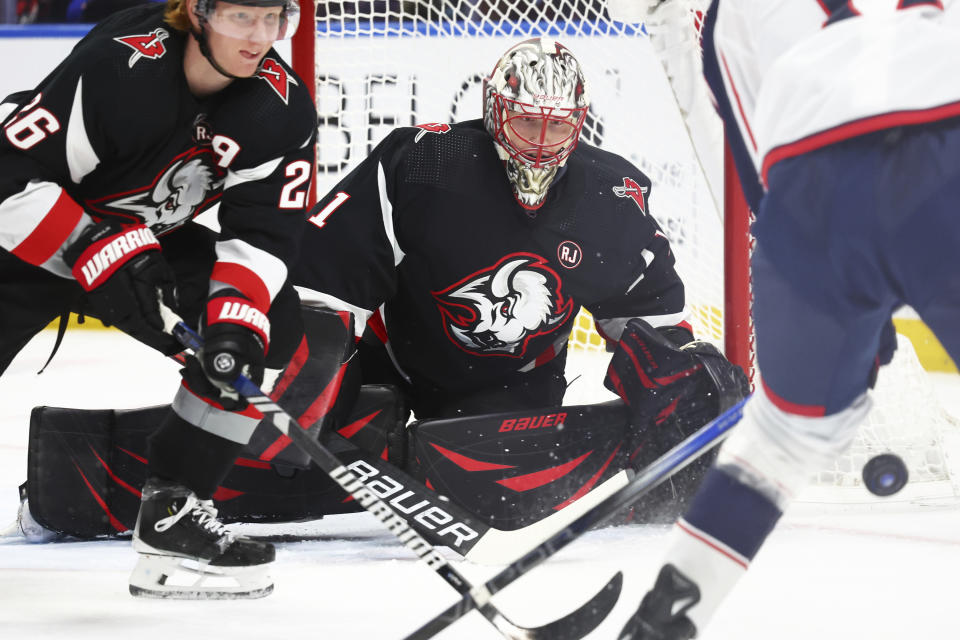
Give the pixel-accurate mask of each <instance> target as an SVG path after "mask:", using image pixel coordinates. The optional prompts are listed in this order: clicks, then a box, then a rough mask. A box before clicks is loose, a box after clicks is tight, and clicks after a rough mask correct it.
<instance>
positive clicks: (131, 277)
mask: <svg viewBox="0 0 960 640" xmlns="http://www.w3.org/2000/svg"><path fill="white" fill-rule="evenodd" d="M63 259H64V262H66V263H67V265H68V266H69V267H70V269H71V271H72V272H73V277H74V278H76V280H77V282H78V283H79V284H80V286H81V287H83V289H84V290H85V291H86V292H87V293H86V303H87V306H88V307H89V310H90V314H91V315H93V316H96V317H97V318H99V319H100V320H101V321H102V322H103V324H105V325H107V326H115V327H117V328H118V329H120V330H121V331H123V332H125V333H127V334H129V335H131V336H133V337H134V338H136V339H137V340H139V341H140V342H143V343H145V344H147V345H150V346H151V347H153V348H155V349H158V350H160V351H162V352H163V353H164V354H165V355H172V354H174V353H177V352H179V351H180V349H181V347H180V344H179V343H178V342H177V340H176V339H174V338H173V337H172V336H170V335H168V334H166V333H164V331H163V319H162V318H161V317H160V302H161V301H162V302H163V303H164V304H166V305H167V306H168V307H170V308H173V309H176V306H177V291H176V279H175V277H174V274H173V270H172V269H171V268H170V265H168V264H167V261H166V260H165V259H164V257H163V252H162V251H161V248H160V243H159V242H157V239H156V237H154V235H153V232H151V231H150V229H149V228H148V227H146V226H145V225H142V224H138V225H132V226H128V227H124V226H122V225H120V223H118V222H115V221H113V220H102V221H101V222H98V223H96V224H93V225H90V226H89V227H87V228H86V229H84V230H83V232H82V233H81V234H80V235H79V236H78V237H77V239H76V240H75V241H74V242H73V243H71V244H70V246H68V247H67V248H66V249H65V250H64V252H63Z"/></svg>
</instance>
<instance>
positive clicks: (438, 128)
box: [413, 122, 450, 142]
mask: <svg viewBox="0 0 960 640" xmlns="http://www.w3.org/2000/svg"><path fill="white" fill-rule="evenodd" d="M414 126H416V127H417V129H420V131H419V132H417V136H416V137H415V138H414V139H413V141H414V142H420V138H422V137H423V136H425V135H426V134H428V133H447V132H448V131H450V125H448V124H447V123H445V122H427V123H424V124H418V125H414Z"/></svg>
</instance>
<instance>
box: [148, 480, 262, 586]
mask: <svg viewBox="0 0 960 640" xmlns="http://www.w3.org/2000/svg"><path fill="white" fill-rule="evenodd" d="M133 548H134V549H135V550H136V551H137V552H138V553H139V554H140V559H139V560H138V561H137V565H136V567H135V568H134V570H133V574H132V575H131V576H130V593H131V594H132V595H134V596H140V597H150V598H176V599H187V600H194V599H227V598H262V597H264V596H266V595H268V594H269V593H271V592H272V591H273V580H272V579H271V578H270V576H269V574H268V568H269V566H270V563H271V562H273V559H274V556H275V552H274V548H273V545H271V544H268V543H263V542H256V541H254V540H250V539H248V538H244V537H242V536H237V535H235V534H233V533H231V532H230V531H229V530H228V529H227V528H226V527H225V526H224V525H223V524H221V523H220V522H219V521H218V520H217V510H216V509H214V507H213V504H212V502H211V501H210V500H200V499H198V498H197V496H196V494H194V493H193V492H192V491H190V490H189V489H187V488H186V487H184V486H182V485H178V484H173V483H169V482H164V481H161V480H157V479H156V478H151V479H150V480H148V481H147V484H146V486H144V488H143V497H142V502H141V504H140V513H139V515H138V516H137V525H136V529H135V530H134V534H133Z"/></svg>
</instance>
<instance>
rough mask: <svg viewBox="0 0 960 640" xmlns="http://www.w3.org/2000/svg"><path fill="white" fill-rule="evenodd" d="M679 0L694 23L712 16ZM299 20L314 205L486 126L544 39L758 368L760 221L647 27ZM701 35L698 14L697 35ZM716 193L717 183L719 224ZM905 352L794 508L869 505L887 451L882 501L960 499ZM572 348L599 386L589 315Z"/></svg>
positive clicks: (601, 347)
mask: <svg viewBox="0 0 960 640" xmlns="http://www.w3.org/2000/svg"><path fill="white" fill-rule="evenodd" d="M686 1H688V2H690V6H691V9H692V10H693V11H694V12H695V11H696V10H697V9H698V8H702V7H703V6H704V5H706V2H703V1H702V0H686ZM301 11H302V14H301V15H302V16H304V18H303V19H302V20H301V21H300V27H299V29H298V31H297V33H296V34H295V36H294V38H293V42H292V51H291V53H292V62H293V67H294V69H295V70H296V71H297V73H298V75H299V76H300V77H301V78H303V79H305V80H306V82H307V84H308V89H309V90H310V93H311V95H312V96H313V97H314V99H315V101H316V104H317V118H318V129H319V135H318V143H317V180H316V181H315V183H314V188H315V189H316V191H317V192H318V193H320V194H323V193H326V192H327V191H328V190H329V189H330V188H331V187H333V186H334V185H335V184H336V183H337V182H338V181H339V180H340V179H342V178H343V177H344V176H345V175H346V173H347V172H348V171H349V170H350V169H352V168H353V167H354V166H356V165H357V164H358V163H359V162H360V161H361V160H362V159H363V158H364V157H366V155H367V154H368V153H369V151H370V150H372V149H373V147H374V146H375V145H376V143H377V142H379V141H380V140H381V139H382V138H383V136H385V135H386V134H387V133H388V132H389V131H390V130H391V129H392V128H394V127H396V126H412V125H417V124H425V123H430V122H441V123H447V122H457V121H463V120H469V119H473V118H478V117H480V116H481V92H480V86H481V83H482V79H483V77H484V75H486V74H487V73H488V72H489V71H490V69H491V68H492V66H493V63H494V62H495V61H496V60H497V59H498V58H499V57H500V56H501V55H502V53H503V52H504V51H506V50H507V49H508V48H509V47H510V46H512V45H513V44H515V43H516V42H518V41H520V40H524V39H527V38H531V37H536V36H541V35H543V36H550V37H553V38H555V39H557V40H559V41H561V42H562V43H563V44H564V45H566V46H567V47H568V48H570V49H571V50H572V51H573V53H574V55H576V56H577V59H578V60H579V61H580V63H581V65H582V66H583V68H584V71H585V74H586V77H587V81H588V83H589V84H588V86H589V89H588V90H589V94H590V97H591V106H590V110H589V113H588V115H587V120H586V124H585V125H584V129H583V134H582V139H583V140H586V141H587V142H590V143H591V144H594V145H596V146H599V147H602V148H604V149H607V150H609V151H612V152H614V153H617V154H619V155H621V156H623V157H625V158H627V159H628V160H630V161H631V162H632V163H633V164H635V165H636V166H638V167H639V168H640V169H641V170H643V171H644V173H646V174H647V175H648V176H649V177H650V179H651V180H652V181H653V190H652V192H651V194H650V200H649V202H650V209H651V212H652V214H653V215H655V216H656V218H657V220H658V222H659V223H660V226H661V227H662V228H663V230H664V232H665V233H666V234H667V236H668V237H669V238H670V241H671V244H672V246H673V249H674V252H675V254H676V256H677V270H678V272H679V273H680V275H681V276H682V278H683V280H684V283H685V285H686V287H687V299H688V303H689V305H690V312H691V315H690V320H691V324H692V325H693V327H694V331H695V334H696V335H697V337H698V338H700V339H705V340H709V341H710V342H713V343H715V344H716V345H717V346H718V347H720V348H721V349H723V350H724V352H725V353H726V354H727V356H728V357H729V358H730V359H731V361H733V362H736V363H737V364H740V365H742V366H744V368H746V369H747V370H752V363H753V333H752V327H751V324H750V271H749V257H750V247H751V238H750V232H749V225H750V216H751V214H750V211H749V209H748V207H747V205H746V202H745V200H744V198H743V195H742V193H741V191H740V188H739V184H738V183H737V180H736V172H735V170H734V168H733V163H732V159H731V157H730V154H729V151H728V150H727V149H722V148H718V149H715V150H712V151H711V153H714V154H715V158H712V157H711V158H698V157H697V156H696V154H695V152H694V150H693V145H692V143H691V142H690V137H689V135H688V133H687V130H686V128H685V126H684V122H683V119H682V117H681V114H680V112H679V109H678V108H677V104H676V101H675V99H674V98H673V94H672V91H671V87H670V84H669V82H668V80H667V78H666V75H665V74H664V72H663V69H662V67H661V66H660V64H659V61H658V60H657V57H656V54H655V53H654V51H653V48H652V47H651V46H650V42H649V38H647V36H646V34H645V32H644V31H643V30H642V28H641V27H640V25H635V24H628V23H623V22H617V21H613V20H611V19H610V18H609V16H608V15H607V12H606V10H605V1H603V0H546V1H544V2H537V3H532V2H527V1H526V0H490V1H487V0H375V1H370V2H344V1H338V0H333V1H326V2H319V3H317V4H316V5H315V4H314V0H301ZM309 15H315V16H316V21H315V23H312V22H311V21H310V20H309V19H307V18H306V16H309ZM699 24H700V22H699V19H698V16H697V15H696V14H695V13H694V14H693V15H691V20H690V22H689V28H690V29H691V30H694V31H695V30H696V29H697V28H699ZM310 78H312V79H313V80H314V81H313V82H311V81H310V80H309V79H310ZM717 122H718V123H719V120H718V121H717ZM718 126H719V124H718ZM718 138H720V136H718ZM717 146H718V147H719V146H722V145H721V144H718V145H717ZM701 160H702V162H701ZM713 167H716V168H715V169H714V168H713ZM711 171H713V172H715V173H720V174H722V175H709V173H710V172H711ZM708 177H709V181H708ZM709 184H723V185H724V186H723V188H724V194H723V197H722V203H721V206H722V208H723V212H719V211H717V207H716V204H715V200H714V199H713V197H712V196H711V193H710V189H709ZM900 343H901V348H900V349H899V350H898V353H897V356H896V358H895V359H894V362H893V363H892V364H891V365H890V366H888V367H886V368H885V369H884V370H883V372H882V373H881V376H880V381H879V383H878V389H877V393H876V394H875V405H876V406H875V408H874V410H873V411H872V412H871V414H870V416H869V418H868V420H867V422H866V424H864V425H863V427H861V430H860V433H859V435H858V437H857V439H856V441H855V443H854V445H853V446H852V447H851V449H850V451H848V453H847V454H846V455H844V456H843V457H842V458H840V459H839V460H838V461H837V462H836V464H835V465H834V467H832V468H830V469H825V470H823V471H822V472H820V473H819V474H818V475H817V477H816V479H815V481H814V483H813V485H812V486H811V488H810V490H808V491H807V492H806V493H805V494H803V496H801V499H805V500H808V501H814V502H835V503H841V504H855V503H865V504H870V503H876V502H877V499H876V498H875V497H874V496H872V495H871V494H869V493H868V492H867V491H866V489H864V488H863V486H862V481H861V477H860V470H861V469H862V467H863V465H864V464H865V463H866V461H867V460H869V459H870V458H871V457H873V456H874V455H876V454H878V453H883V452H886V451H893V452H895V453H897V454H899V455H900V456H901V457H902V458H903V459H904V461H905V462H906V463H907V466H908V468H909V471H910V482H909V483H908V485H907V487H906V488H905V489H904V490H903V491H901V492H900V493H899V494H897V495H896V496H893V497H892V498H886V499H884V500H885V501H886V502H891V501H903V500H910V501H914V502H920V503H940V502H944V501H955V500H956V499H957V498H958V497H960V468H958V467H957V461H956V460H952V459H951V456H950V451H951V450H952V451H953V452H954V457H958V456H960V453H958V452H960V449H958V439H960V435H958V434H960V429H958V428H957V427H958V425H957V424H956V423H955V422H954V421H953V419H952V418H951V417H950V416H949V415H948V414H947V413H946V412H945V411H944V410H943V409H942V407H941V406H940V405H939V403H938V402H937V399H936V396H935V394H934V393H933V390H932V388H931V386H930V383H929V380H928V379H927V376H926V372H924V371H923V369H922V368H921V367H920V365H919V362H918V360H917V358H916V355H915V353H914V352H913V349H912V347H911V346H910V344H909V341H908V340H905V339H901V340H900ZM570 349H571V353H572V354H574V353H575V354H577V355H578V356H580V357H578V358H571V366H574V363H588V364H587V365H585V366H588V367H589V368H590V369H591V371H590V372H589V373H588V376H585V377H593V378H602V375H603V374H602V371H603V368H604V367H605V364H606V360H607V356H606V354H605V343H604V341H603V340H602V338H601V337H600V336H599V334H598V333H597V332H596V331H595V330H594V329H593V322H592V320H591V319H590V317H589V314H588V313H586V312H582V313H581V315H580V316H578V317H577V319H576V325H575V328H574V330H573V333H572V334H571V338H570ZM572 373H573V376H576V375H577V373H578V372H577V371H574V372H572ZM577 401H584V400H583V399H577Z"/></svg>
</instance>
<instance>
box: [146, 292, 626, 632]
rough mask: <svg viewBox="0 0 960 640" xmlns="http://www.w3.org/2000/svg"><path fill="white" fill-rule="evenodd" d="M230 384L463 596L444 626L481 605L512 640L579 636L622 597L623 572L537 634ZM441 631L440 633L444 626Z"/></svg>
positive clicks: (182, 337) (269, 407) (241, 379)
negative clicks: (551, 631)
mask: <svg viewBox="0 0 960 640" xmlns="http://www.w3.org/2000/svg"><path fill="white" fill-rule="evenodd" d="M161 313H162V314H163V315H164V319H165V328H166V329H167V330H168V331H169V332H170V333H171V335H173V336H174V337H175V338H176V339H177V340H179V341H180V343H181V344H182V345H183V346H185V347H187V348H189V349H191V350H193V351H194V352H198V351H199V350H200V349H201V348H202V347H203V338H201V337H200V335H199V334H198V333H196V332H195V331H194V330H193V329H191V328H190V327H188V326H187V325H186V324H185V323H184V322H183V321H182V320H180V319H179V318H178V317H176V315H175V314H173V313H172V312H171V311H169V310H168V309H165V308H164V307H162V306H161ZM230 386H231V387H233V388H234V390H236V391H237V393H239V394H240V395H242V396H243V397H244V398H246V399H247V401H248V402H249V403H250V404H251V405H252V406H254V407H256V408H257V410H259V411H260V413H262V414H263V416H264V418H266V419H268V420H270V422H271V423H272V424H273V425H274V426H275V427H276V428H277V429H278V430H279V431H280V432H281V433H283V434H284V435H286V436H287V437H289V438H290V440H291V441H293V443H294V444H295V445H296V446H297V447H299V448H300V449H302V450H303V451H304V452H305V453H306V454H307V455H308V456H309V457H310V459H311V460H313V462H314V464H316V465H317V466H318V467H320V468H321V469H322V470H323V471H324V472H326V473H327V475H329V476H330V477H331V478H332V479H333V480H334V481H335V482H336V483H337V484H339V485H340V487H341V488H342V489H343V490H344V491H346V492H347V493H348V494H349V495H350V496H352V497H353V498H354V499H355V500H356V501H357V504H359V505H360V506H362V507H363V508H364V509H366V510H367V511H369V512H370V513H372V514H373V515H375V516H376V517H377V519H378V520H380V522H382V523H383V524H384V525H385V526H386V527H387V529H389V530H390V532H391V533H392V534H393V535H394V536H396V537H397V539H398V540H400V541H401V542H402V543H403V544H404V546H406V547H407V548H408V549H410V550H411V551H413V552H414V553H415V554H416V555H417V557H419V558H420V559H421V560H423V561H424V562H425V563H426V564H427V566H429V567H430V568H431V569H433V570H434V572H435V573H436V574H437V575H439V576H440V577H441V578H443V579H444V580H445V581H446V582H447V584H449V585H450V586H451V587H453V588H454V589H455V590H456V591H457V592H458V593H460V594H461V599H460V603H459V604H461V606H463V607H466V610H464V611H463V612H458V613H459V615H458V616H457V617H456V618H453V619H451V620H450V621H449V622H447V623H446V624H444V625H443V627H447V626H449V625H450V624H452V623H453V622H454V621H455V620H456V619H458V618H460V617H462V616H463V615H466V613H467V612H469V611H470V610H472V609H477V610H478V611H480V613H481V614H482V615H483V616H484V617H485V618H486V619H487V620H488V621H489V622H490V624H492V625H493V626H494V627H495V628H496V629H497V631H499V632H500V634H501V635H502V636H504V637H505V638H509V639H510V640H533V639H537V638H556V639H557V640H577V639H579V638H581V637H582V636H583V635H586V634H587V633H589V632H590V631H592V630H593V629H594V628H596V626H597V625H599V624H600V622H602V621H603V620H604V618H606V617H607V614H609V613H610V611H611V610H612V609H613V606H614V605H615V604H616V602H617V600H618V599H619V597H620V590H621V588H622V575H621V574H620V573H619V572H618V573H617V575H615V576H614V577H613V579H611V580H610V582H608V583H607V584H606V585H605V586H604V587H603V589H602V590H601V591H600V592H599V593H598V594H597V595H595V596H594V597H593V598H591V599H590V602H588V605H590V604H591V603H595V607H593V608H591V607H589V606H584V607H580V609H577V610H576V611H574V612H573V613H571V614H569V615H568V616H565V617H564V618H562V619H561V620H565V621H566V624H567V629H565V630H564V631H563V632H561V635H553V636H544V635H537V633H538V629H536V628H527V627H521V626H519V625H517V624H514V623H513V622H512V621H511V620H510V619H509V618H507V617H506V616H504V615H503V614H502V613H500V611H499V610H498V609H497V608H496V607H495V606H494V605H493V603H492V602H490V597H491V595H492V594H491V593H490V592H488V591H487V590H486V589H482V588H480V589H478V588H475V587H474V586H473V585H472V584H470V582H469V581H468V580H467V579H466V578H464V577H463V576H462V575H460V573H459V572H458V571H457V570H456V569H454V568H453V566H452V565H450V563H449V562H447V560H446V558H444V557H443V555H442V554H441V553H440V552H439V551H437V549H436V548H435V547H433V546H432V545H431V544H430V543H429V542H427V541H426V540H424V538H423V537H422V536H421V535H420V534H419V533H417V532H416V531H415V530H414V529H413V528H412V527H411V526H410V525H409V524H408V523H407V521H406V520H405V519H403V518H401V517H400V516H398V515H397V514H396V513H394V511H393V510H391V509H390V507H389V506H387V504H386V503H384V502H383V501H382V500H381V499H380V498H378V497H377V495H376V494H375V493H374V492H372V491H370V490H369V489H368V488H367V487H366V486H365V485H364V484H363V483H362V482H361V481H360V480H359V479H357V477H356V476H355V475H354V474H353V473H352V472H351V471H350V470H348V469H346V468H345V467H344V466H343V464H342V463H341V462H340V460H339V458H337V457H336V456H335V455H334V454H333V453H331V452H330V450H329V449H327V448H326V447H324V446H323V445H321V444H320V443H319V442H317V441H315V440H313V438H311V437H310V435H309V434H308V433H307V432H306V431H304V430H302V429H300V428H299V427H297V426H296V425H297V422H296V420H294V419H293V417H292V416H290V415H289V414H288V413H286V412H285V411H284V410H283V409H281V408H280V407H279V406H278V405H277V404H275V403H274V402H273V400H271V399H270V398H269V397H268V396H267V395H266V394H265V393H264V392H263V391H262V390H261V389H260V387H258V386H257V385H256V384H254V383H253V381H251V380H250V379H249V378H247V377H246V376H243V375H239V376H237V378H236V380H234V381H233V382H232V383H231V385H230ZM291 425H292V426H294V428H292V429H291V428H290V427H291ZM558 622H559V621H558ZM443 627H441V628H443ZM552 627H553V623H551V624H550V625H547V626H546V627H545V628H552ZM580 629H583V630H584V631H583V632H582V633H581V634H580V635H577V630H580ZM437 630H438V631H439V628H438V629H437ZM431 635H432V634H431ZM426 637H429V636H426Z"/></svg>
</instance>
